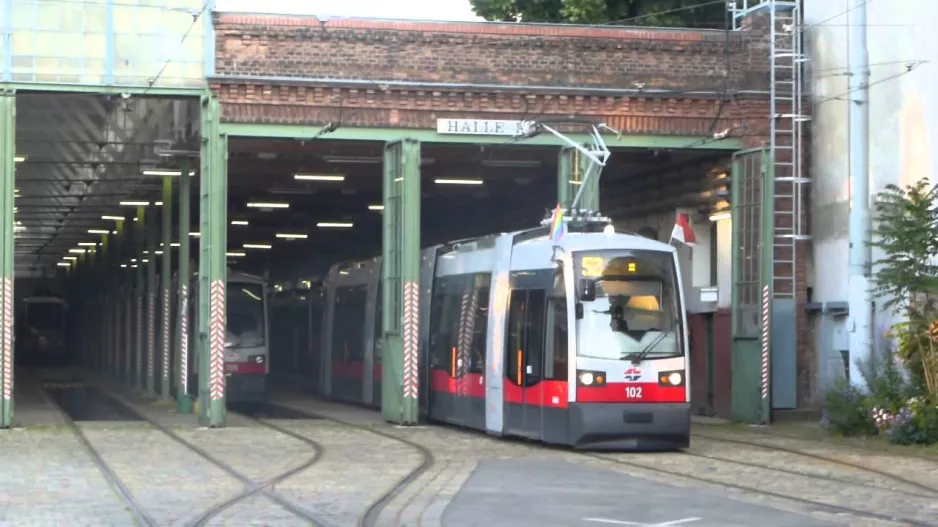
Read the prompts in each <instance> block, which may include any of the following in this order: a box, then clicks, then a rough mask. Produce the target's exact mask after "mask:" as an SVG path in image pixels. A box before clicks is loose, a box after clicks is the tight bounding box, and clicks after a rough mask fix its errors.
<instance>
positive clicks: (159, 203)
mask: <svg viewBox="0 0 938 527" xmlns="http://www.w3.org/2000/svg"><path fill="white" fill-rule="evenodd" d="M154 205H156V206H157V207H162V206H163V202H162V201H157V202H156V203H154Z"/></svg>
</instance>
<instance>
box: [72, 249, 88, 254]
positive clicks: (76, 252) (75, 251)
mask: <svg viewBox="0 0 938 527" xmlns="http://www.w3.org/2000/svg"><path fill="white" fill-rule="evenodd" d="M68 252H70V253H72V254H85V250H84V249H69V250H68Z"/></svg>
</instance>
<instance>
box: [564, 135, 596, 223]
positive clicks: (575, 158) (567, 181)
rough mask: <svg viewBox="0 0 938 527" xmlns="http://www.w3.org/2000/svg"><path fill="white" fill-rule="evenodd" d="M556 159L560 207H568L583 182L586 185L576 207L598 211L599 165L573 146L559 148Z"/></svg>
mask: <svg viewBox="0 0 938 527" xmlns="http://www.w3.org/2000/svg"><path fill="white" fill-rule="evenodd" d="M557 161H558V162H557V202H558V203H560V207H561V208H563V209H568V208H570V206H571V205H572V204H573V200H574V198H575V197H576V195H577V192H579V191H580V189H581V188H583V185H584V184H585V185H586V187H585V188H583V194H582V195H581V196H580V201H579V202H578V203H577V208H578V209H580V210H590V211H598V210H599V175H600V172H599V167H598V166H596V165H595V164H594V163H592V162H591V161H590V159H589V158H588V157H586V156H584V155H583V154H582V153H580V151H579V150H577V149H576V148H573V147H564V148H561V149H560V157H559V158H558V160H557ZM587 176H589V177H587Z"/></svg>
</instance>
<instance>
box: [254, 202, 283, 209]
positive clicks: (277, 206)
mask: <svg viewBox="0 0 938 527" xmlns="http://www.w3.org/2000/svg"><path fill="white" fill-rule="evenodd" d="M248 207H251V208H253V209H288V208H290V204H289V203H269V202H264V201H252V202H251V203H248Z"/></svg>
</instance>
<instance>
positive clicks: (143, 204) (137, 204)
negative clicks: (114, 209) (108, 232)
mask: <svg viewBox="0 0 938 527" xmlns="http://www.w3.org/2000/svg"><path fill="white" fill-rule="evenodd" d="M149 204H150V202H149V201H122V202H121V203H120V205H121V207H146V206H148V205H149Z"/></svg>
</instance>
